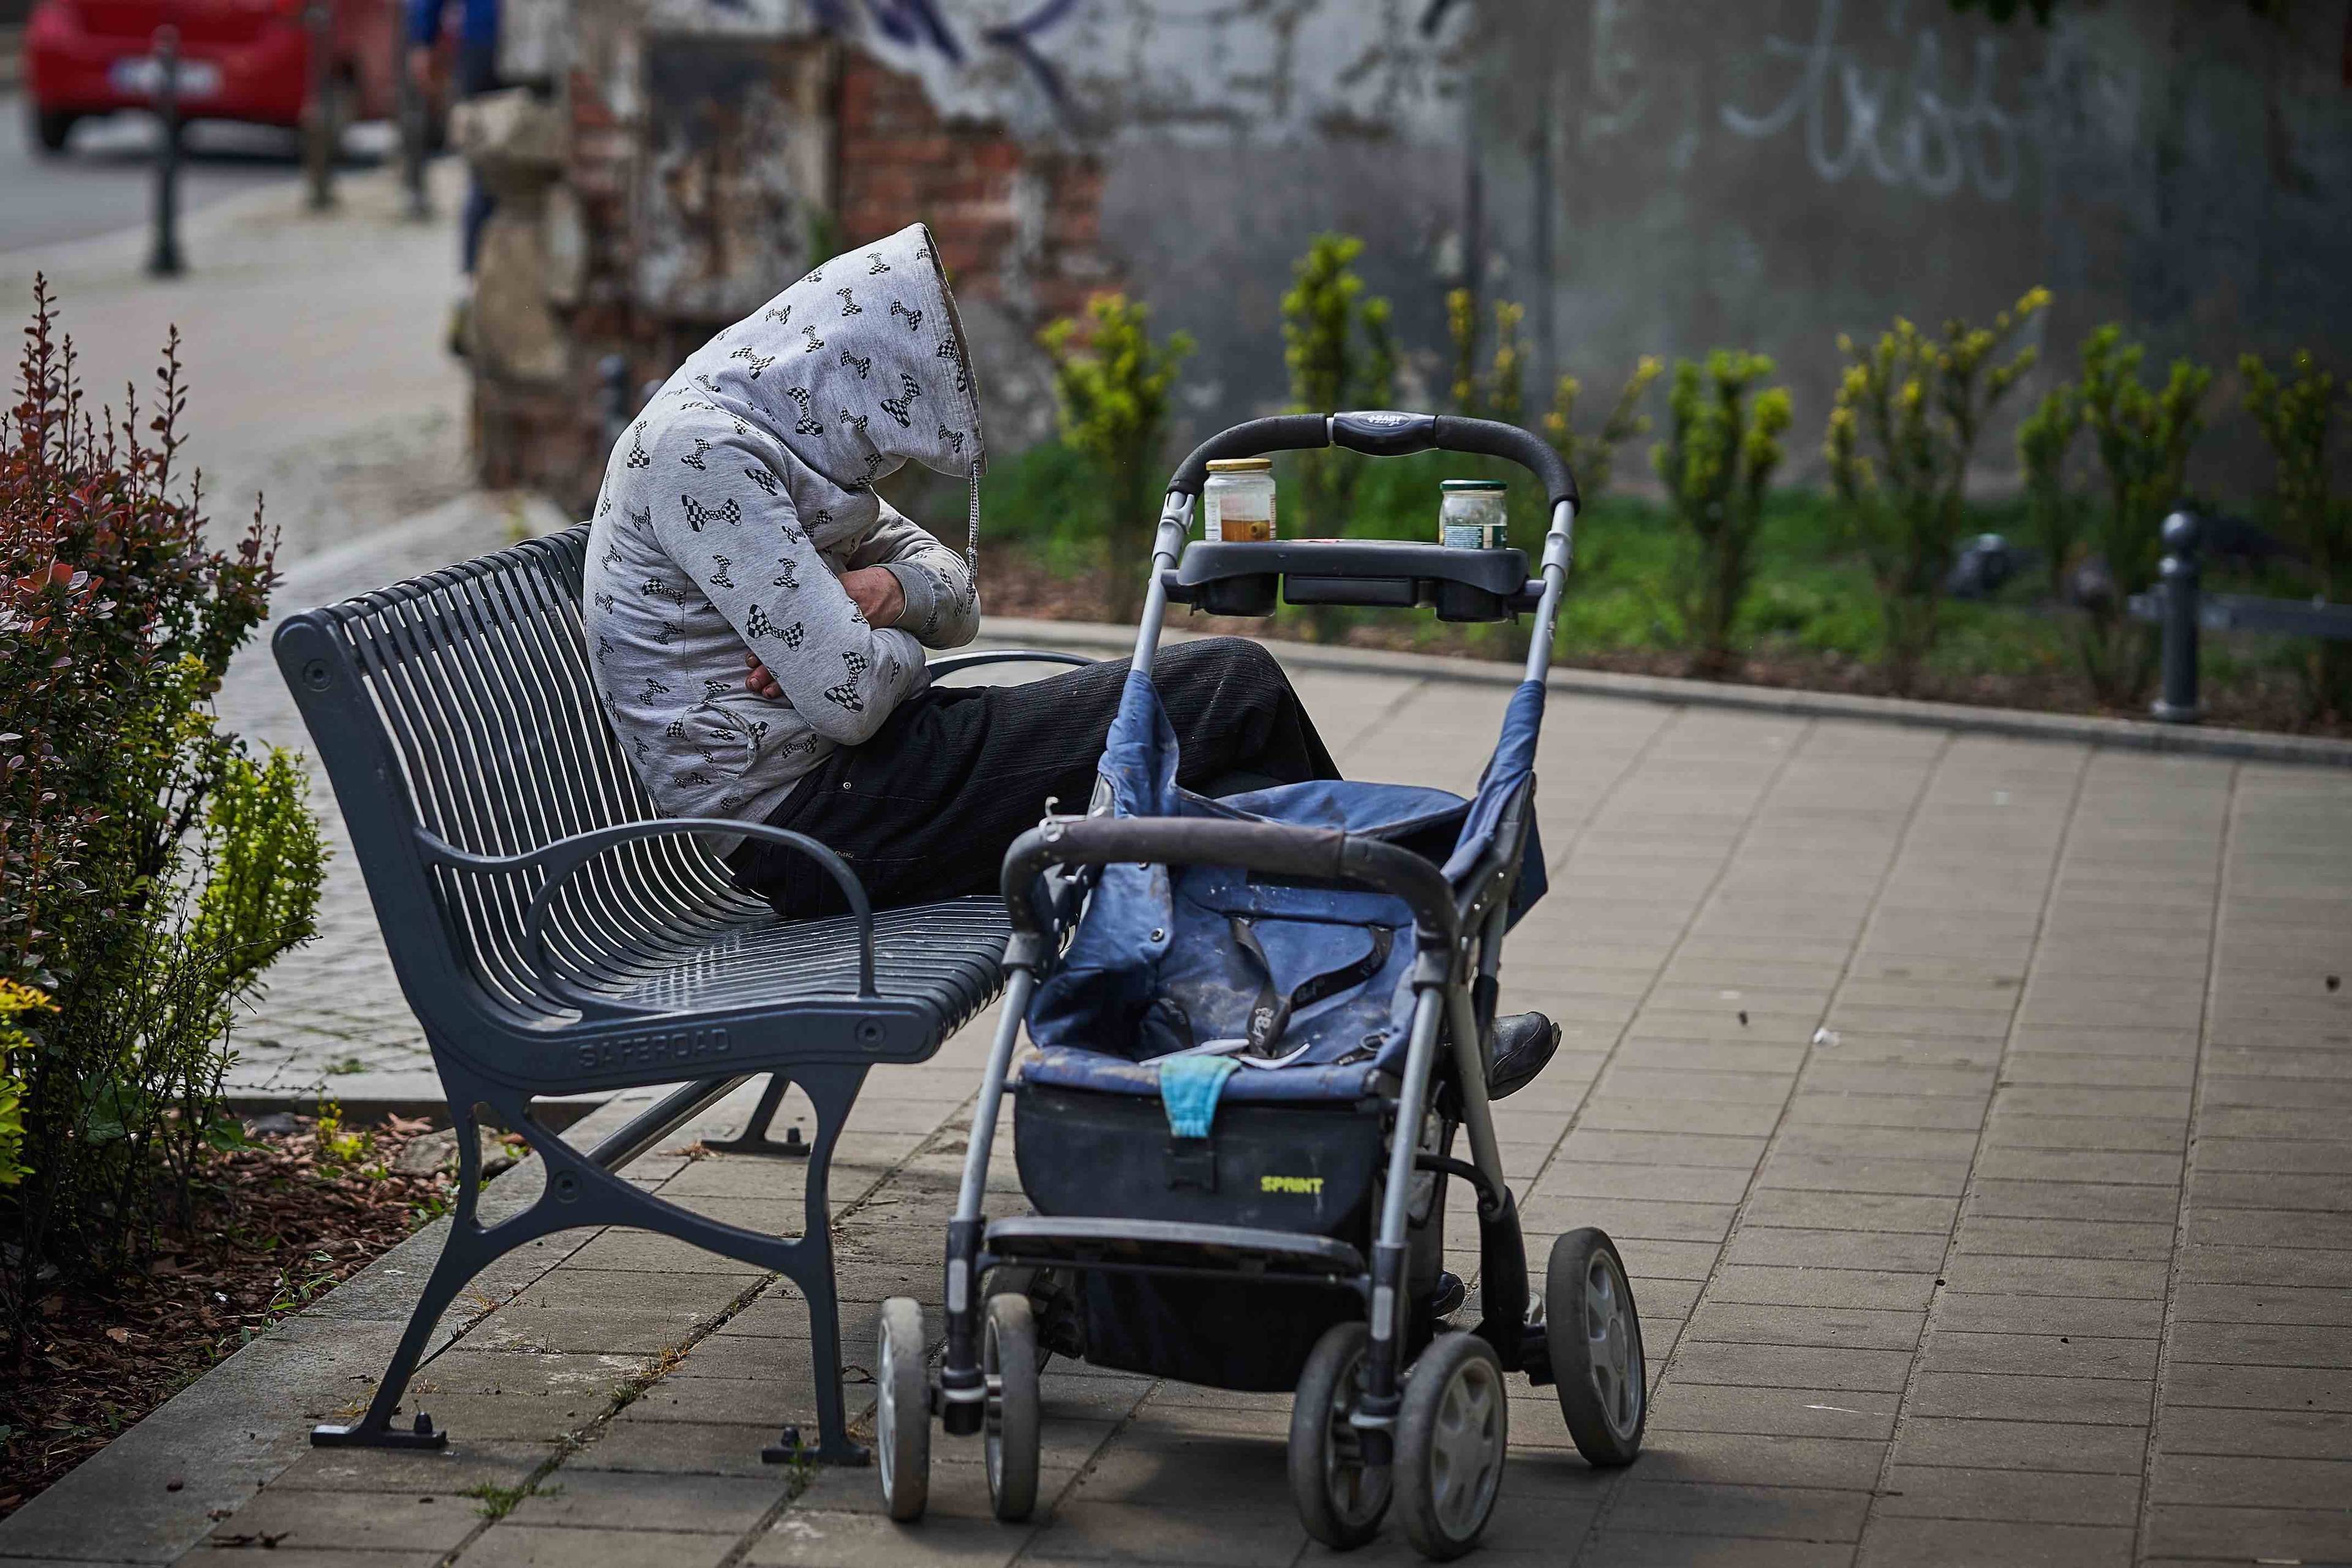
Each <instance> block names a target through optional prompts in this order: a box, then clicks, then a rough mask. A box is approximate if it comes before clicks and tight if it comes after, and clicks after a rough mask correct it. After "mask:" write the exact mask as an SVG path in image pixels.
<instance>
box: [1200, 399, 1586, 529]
mask: <svg viewBox="0 0 2352 1568" xmlns="http://www.w3.org/2000/svg"><path fill="white" fill-rule="evenodd" d="M1321 447H1346V448H1347V449H1348V450H1349V451H1351V452H1364V453H1368V454H1370V456H1372V457H1376V458H1398V457H1402V456H1404V455H1405V454H1406V453H1408V452H1427V451H1433V450H1434V451H1444V452H1477V453H1481V454H1484V455H1485V456H1486V457H1490V458H1507V459H1509V460H1510V461H1512V462H1514V463H1517V464H1518V465H1519V467H1521V468H1525V469H1527V470H1528V472H1529V473H1531V474H1533V475H1534V476H1535V477H1536V479H1537V480H1538V482H1540V483H1541V484H1542V486H1543V488H1544V495H1545V498H1546V499H1547V500H1549V502H1550V503H1551V504H1552V505H1554V506H1557V505H1559V503H1560V502H1561V501H1567V502H1568V503H1569V504H1570V505H1571V506H1573V505H1576V504H1578V500H1577V491H1576V475H1575V474H1574V473H1572V472H1570V469H1569V466H1568V460H1567V459H1566V458H1562V457H1561V456H1560V455H1559V453H1558V452H1556V451H1554V450H1553V449H1552V448H1551V446H1550V445H1549V443H1548V442H1545V441H1542V440H1539V439H1538V438H1537V437H1535V436H1533V435H1530V434H1529V433H1528V432H1527V431H1525V430H1522V429H1520V428H1519V427H1518V426H1516V425H1506V424H1503V423H1502V422H1500V421H1499V420H1494V419H1465V418H1462V417H1460V416H1455V415H1451V414H1404V413H1399V412H1396V411H1394V410H1390V409H1362V410H1358V411H1355V412H1352V413H1344V414H1277V415H1275V416H1272V417H1271V418H1266V419H1250V420H1244V422H1243V423H1241V424H1239V425H1235V426H1232V427H1231V428H1230V429H1226V430H1221V431H1219V432H1218V433H1217V434H1216V435H1214V436H1212V437H1209V438H1208V439H1207V440H1205V441H1203V442H1202V443H1201V444H1200V445H1199V446H1198V447H1193V448H1192V456H1190V457H1188V458H1185V459H1184V461H1183V462H1182V463H1181V464H1180V465H1179V466H1178V467H1177V469H1176V473H1175V477H1174V478H1172V479H1170V480H1169V481H1168V489H1169V490H1170V491H1171V493H1173V494H1178V495H1188V496H1197V495H1199V494H1200V493H1201V486H1202V484H1203V483H1205V482H1206V481H1207V479H1208V476H1209V464H1210V463H1211V462H1212V461H1213V460H1215V459H1217V458H1256V457H1263V456H1264V455H1265V454H1266V453H1268V452H1307V451H1315V450H1318V449H1319V448H1321Z"/></svg>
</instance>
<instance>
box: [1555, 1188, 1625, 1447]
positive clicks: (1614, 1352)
mask: <svg viewBox="0 0 2352 1568" xmlns="http://www.w3.org/2000/svg"><path fill="white" fill-rule="evenodd" d="M1544 1339H1545V1343H1546V1346H1547V1348H1548V1349H1549V1351H1550V1352H1551V1371H1552V1382H1553V1386H1554V1388H1555V1390H1556V1391H1557V1392H1558V1394H1559V1413H1560V1415H1561V1417H1562V1418H1563V1419H1565V1420H1566V1421H1567V1423H1568V1435H1569V1436H1571V1437H1573V1438H1575V1439H1576V1449H1577V1452H1579V1453H1580V1454H1582V1455H1583V1456H1584V1458H1585V1460H1586V1462H1587V1463H1590V1464H1593V1465H1600V1466H1612V1465H1630V1464H1632V1463H1633V1460H1634V1458H1636V1457H1637V1456H1638V1455H1640V1453H1641V1452H1642V1429H1643V1427H1644V1426H1647V1425H1648V1423H1649V1415H1650V1408H1649V1405H1650V1401H1649V1368H1648V1366H1647V1364H1646V1363H1645V1362H1644V1360H1643V1354H1642V1319H1641V1314H1640V1313H1639V1312H1638V1311H1637V1310H1635V1309H1634V1306H1633V1285H1632V1284H1631V1282H1629V1281H1628V1280H1627V1279H1626V1278H1625V1265H1624V1262H1623V1260H1622V1259H1621V1258H1618V1256H1617V1247H1616V1244H1615V1243H1614V1242H1612V1241H1611V1240H1610V1239H1609V1237H1608V1236H1607V1234H1606V1233H1604V1232H1601V1231H1598V1230H1593V1229H1591V1228H1590V1227H1587V1228H1586V1229H1583V1230H1571V1231H1570V1232H1569V1233H1568V1234H1567V1235H1565V1236H1563V1237H1560V1238H1559V1240H1558V1241H1555V1242H1553V1243H1552V1246H1551V1262H1550V1265H1549V1268H1547V1269H1546V1271H1545V1279H1544Z"/></svg>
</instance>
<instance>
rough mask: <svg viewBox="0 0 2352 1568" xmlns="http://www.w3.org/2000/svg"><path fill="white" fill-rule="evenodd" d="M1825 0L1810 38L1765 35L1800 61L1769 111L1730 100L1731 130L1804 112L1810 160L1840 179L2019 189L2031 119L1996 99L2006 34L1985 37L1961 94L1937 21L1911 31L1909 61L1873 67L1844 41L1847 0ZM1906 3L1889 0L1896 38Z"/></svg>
mask: <svg viewBox="0 0 2352 1568" xmlns="http://www.w3.org/2000/svg"><path fill="white" fill-rule="evenodd" d="M1817 3H1818V5H1819V6H1820V10H1819V12H1818V13H1817V14H1816V16H1815V19H1814V26H1813V36H1812V37H1811V38H1809V39H1796V38H1786V37H1780V36H1779V35H1777V34H1774V35H1769V36H1768V37H1766V38H1765V40H1764V51H1765V53H1766V55H1768V56H1769V57H1770V58H1774V59H1780V60H1789V61H1793V62H1794V63H1795V65H1796V68H1797V75H1796V79H1794V80H1793V81H1792V82H1791V83H1790V87H1789V90H1788V92H1787V93H1786V95H1785V96H1783V97H1782V98H1781V100H1780V101H1779V102H1778V103H1776V104H1774V105H1773V106H1772V107H1771V108H1769V109H1767V110H1764V111H1762V112H1761V113H1751V112H1749V111H1748V110H1744V109H1742V108H1740V107H1739V106H1738V105H1737V104H1731V103H1727V104H1724V105H1723V106H1722V108H1721V110H1720V113H1721V116H1722V120H1723V124H1724V126H1725V128H1726V129H1727V130H1729V131H1731V132H1734V133H1736V134H1738V135H1740V136H1744V137H1747V138H1748V139H1750V140H1751V141H1762V140H1765V139H1766V138H1769V137H1773V136H1778V135H1780V133H1781V132H1785V131H1787V130H1788V129H1789V128H1790V126H1792V125H1794V124H1795V123H1796V122H1797V121H1799V120H1802V121H1804V137H1805V158H1806V161H1807V162H1808V163H1811V165H1812V170H1813V173H1814V174H1818V175H1820V176H1821V178H1822V179H1823V180H1825V181H1827V182H1829V183H1830V184H1836V183H1838V182H1839V181H1842V180H1843V179H1844V178H1846V176H1847V175H1849V174H1853V172H1854V171H1855V170H1856V169H1861V170H1864V171H1866V172H1867V173H1868V174H1870V176H1871V177H1872V178H1873V179H1874V180H1877V181H1878V182H1879V183H1880V184H1885V185H1892V186H1897V187H1904V188H1908V189H1911V190H1916V191H1918V192H1919V193H1921V194H1922V195H1928V196H1934V197H1937V198H1942V197H1946V196H1950V195H1954V194H1956V193H1957V192H1958V191H1959V190H1960V189H1962V188H1963V186H1971V187H1973V188H1974V189H1975V191H1976V193H1977V195H1979V196H1982V197H1983V198H1985V199H1986V200H1987V201H1994V202H2005V201H2007V200H2009V199H2010V198H2011V196H2013V195H2016V193H2017V176H2018V157H2019V142H2020V141H2021V137H2022V135H2023V133H2024V132H2026V131H2027V130H2028V129H2029V128H2030V127H2031V125H2032V119H2031V117H2030V116H2029V115H2027V114H2025V113H2024V112H2022V111H2012V110H2007V109H2004V108H2002V107H2001V106H2000V104H1999V103H1998V102H1996V101H1995V96H1994V94H1995V84H1996V80H1997V79H1998V75H1999V66H2000V59H1999V56H2000V44H1999V42H1998V41H1996V40H1994V39H1992V38H1989V37H1988V38H1979V40H1978V41H1977V45H1976V48H1975V50H1974V66H1975V72H1974V79H1973V80H1972V81H1971V82H1970V84H1969V89H1968V95H1967V97H1966V98H1965V99H1955V98H1953V97H1952V96H1951V95H1950V93H1949V91H1948V89H1947V86H1946V83H1945V80H1944V59H1943V57H1944V48H1943V41H1942V39H1941V37H1939V36H1938V35H1937V31H1936V29H1935V28H1933V27H1925V26H1923V27H1920V28H1918V29H1917V30H1916V33H1913V34H1911V36H1910V40H1909V41H1910V47H1911V58H1910V63H1909V65H1908V66H1907V68H1894V67H1886V66H1874V65H1871V64H1869V63H1868V62H1867V61H1865V60H1864V59H1863V58H1861V57H1860V56H1859V55H1858V54H1857V53H1856V52H1855V51H1854V50H1853V49H1851V48H1849V47H1846V46H1845V45H1844V44H1843V43H1841V42H1840V41H1839V38H1838V30H1839V26H1840V24H1841V22H1842V21H1843V11H1844V0H1817ZM1908 8H1909V7H1908V5H1906V0H1888V3H1887V5H1886V13H1887V16H1886V21H1887V30H1888V31H1889V32H1890V33H1893V34H1895V36H1896V37H1903V35H1904V34H1905V32H1906V28H1905V26H1904V23H1905V14H1906V11H1907V10H1908ZM1841 127H1842V128H1843V135H1842V136H1841V135H1840V131H1841Z"/></svg>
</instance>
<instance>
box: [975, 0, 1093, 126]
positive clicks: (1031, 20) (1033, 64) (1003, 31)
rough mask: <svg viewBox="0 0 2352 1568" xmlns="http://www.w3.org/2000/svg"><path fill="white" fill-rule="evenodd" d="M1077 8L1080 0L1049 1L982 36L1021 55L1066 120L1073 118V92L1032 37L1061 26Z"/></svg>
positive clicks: (1046, 95)
mask: <svg viewBox="0 0 2352 1568" xmlns="http://www.w3.org/2000/svg"><path fill="white" fill-rule="evenodd" d="M1077 8H1078V0H1045V4H1044V5H1040V6H1038V7H1037V8H1036V9H1035V10H1034V11H1032V12H1030V13H1029V15H1027V16H1024V17H1022V18H1021V19H1020V20H1019V21H1017V22H1008V23H1006V24H1005V25H1003V26H999V27H989V28H986V29H984V30H983V31H982V33H981V35H980V36H981V37H982V40H983V41H985V42H987V43H991V44H993V45H995V46H996V47H998V48H1001V49H1010V50H1012V51H1013V54H1014V55H1015V56H1017V57H1018V58H1020V61H1021V63H1022V65H1023V66H1024V67H1025V68H1027V69H1028V72H1029V74H1030V76H1031V77H1033V78H1034V79H1035V80H1036V83H1037V86H1038V87H1039V89H1042V90H1043V91H1044V93H1045V100H1046V101H1047V102H1049V103H1051V104H1052V105H1053V106H1054V111H1055V113H1056V114H1057V115H1060V116H1061V117H1062V118H1063V119H1064V120H1065V121H1067V120H1068V119H1069V118H1070V117H1071V107H1070V99H1069V93H1068V92H1067V90H1066V89H1064V87H1063V86H1062V75H1061V73H1060V72H1059V71H1057V70H1055V68H1054V64H1053V62H1052V61H1051V60H1048V59H1047V58H1045V56H1044V55H1042V54H1040V53H1038V51H1037V46H1036V45H1035V44H1034V43H1033V42H1031V40H1032V39H1034V38H1035V37H1037V36H1038V35H1039V34H1041V33H1045V32H1049V31H1051V30H1052V29H1053V28H1054V27H1055V26H1059V25H1060V24H1061V22H1062V20H1063V19H1064V18H1065V17H1066V16H1069V15H1070V13H1071V12H1073V11H1075V10H1076V9H1077Z"/></svg>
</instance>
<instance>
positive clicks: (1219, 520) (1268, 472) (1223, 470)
mask: <svg viewBox="0 0 2352 1568" xmlns="http://www.w3.org/2000/svg"><path fill="white" fill-rule="evenodd" d="M1201 537H1202V538H1203V539H1206V540H1210V541H1212V542H1217V543H1223V544H1248V543H1264V542H1266V541H1268V540H1271V539H1273V538H1274V537H1275V531H1274V459H1273V458H1212V459H1211V460H1210V463H1209V482H1208V483H1207V484H1205V485H1203V486H1202V487H1201Z"/></svg>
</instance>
